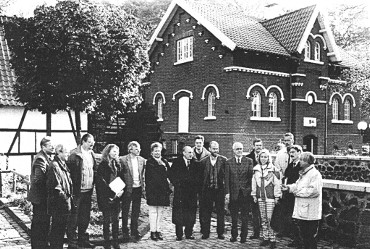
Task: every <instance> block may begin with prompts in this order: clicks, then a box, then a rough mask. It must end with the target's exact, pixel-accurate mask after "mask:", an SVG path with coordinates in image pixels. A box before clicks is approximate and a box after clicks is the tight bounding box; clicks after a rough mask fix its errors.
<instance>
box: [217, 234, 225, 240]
mask: <svg viewBox="0 0 370 249" xmlns="http://www.w3.org/2000/svg"><path fill="white" fill-rule="evenodd" d="M217 238H218V239H225V236H224V235H223V234H219V235H218V236H217Z"/></svg>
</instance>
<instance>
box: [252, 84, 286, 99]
mask: <svg viewBox="0 0 370 249" xmlns="http://www.w3.org/2000/svg"><path fill="white" fill-rule="evenodd" d="M257 86H258V87H260V88H262V89H263V91H264V92H265V96H266V97H267V94H268V93H269V91H270V90H271V89H277V90H278V91H279V93H280V97H281V98H280V100H281V102H283V101H284V93H283V90H282V89H281V88H280V87H279V86H277V85H271V86H269V87H267V88H266V87H265V86H264V85H262V84H260V83H255V84H253V85H251V86H250V87H249V88H248V90H247V96H246V97H247V99H249V98H250V97H251V95H250V94H251V91H252V89H253V88H254V87H257Z"/></svg>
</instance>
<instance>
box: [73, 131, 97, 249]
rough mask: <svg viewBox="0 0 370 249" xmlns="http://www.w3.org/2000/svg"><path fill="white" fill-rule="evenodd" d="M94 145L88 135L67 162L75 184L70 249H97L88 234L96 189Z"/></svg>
mask: <svg viewBox="0 0 370 249" xmlns="http://www.w3.org/2000/svg"><path fill="white" fill-rule="evenodd" d="M94 144H95V141H94V137H93V135H91V134H89V133H86V134H85V135H83V136H82V138H81V142H80V145H79V146H78V147H77V148H76V149H74V150H72V151H71V155H70V156H69V158H68V161H67V166H68V168H69V170H70V173H71V179H72V183H73V203H74V206H75V208H73V209H72V213H71V216H70V219H69V222H68V225H67V237H68V246H69V248H78V246H81V247H87V248H93V247H95V246H94V245H93V244H91V243H90V242H89V234H88V233H87V232H86V230H87V227H88V226H89V221H90V211H91V196H92V193H93V189H94V171H96V161H95V154H94V152H93V151H92V149H93V147H94ZM77 227H78V234H77V233H76V230H77ZM77 242H78V245H77Z"/></svg>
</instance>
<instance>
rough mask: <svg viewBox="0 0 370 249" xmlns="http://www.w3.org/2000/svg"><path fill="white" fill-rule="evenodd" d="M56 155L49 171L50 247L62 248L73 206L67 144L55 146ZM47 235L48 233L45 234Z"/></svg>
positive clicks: (47, 185)
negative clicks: (67, 163) (67, 161)
mask: <svg viewBox="0 0 370 249" xmlns="http://www.w3.org/2000/svg"><path fill="white" fill-rule="evenodd" d="M55 152H56V155H55V157H54V160H53V161H52V162H51V163H50V166H49V170H48V171H47V180H46V187H47V192H48V199H47V200H48V214H49V215H51V218H52V223H51V231H50V237H49V239H50V248H56V249H59V248H60V249H62V248H63V238H64V234H65V232H66V227H67V220H68V216H69V215H70V213H71V208H72V180H71V177H70V174H69V169H68V167H67V166H66V163H65V162H66V160H67V159H68V155H69V152H68V150H67V149H66V147H65V146H63V145H61V144H58V145H57V146H56V147H55ZM45 236H47V234H45Z"/></svg>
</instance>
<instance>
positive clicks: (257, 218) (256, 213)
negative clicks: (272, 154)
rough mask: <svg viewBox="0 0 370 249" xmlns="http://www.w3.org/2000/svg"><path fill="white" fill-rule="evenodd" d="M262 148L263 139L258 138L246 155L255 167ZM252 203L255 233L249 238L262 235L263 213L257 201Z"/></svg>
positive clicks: (256, 237)
mask: <svg viewBox="0 0 370 249" xmlns="http://www.w3.org/2000/svg"><path fill="white" fill-rule="evenodd" d="M262 149H263V143H262V140H261V139H258V138H257V139H255V140H253V150H252V151H251V152H250V153H249V154H248V155H246V157H248V158H250V159H252V160H253V167H254V166H256V165H257V164H258V162H257V157H258V154H259V153H260V151H261V150H262ZM250 205H251V206H250V208H251V211H252V224H253V235H252V236H250V237H249V238H250V239H258V238H259V237H260V228H261V214H260V210H259V207H258V203H257V202H254V201H251V202H250Z"/></svg>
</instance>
